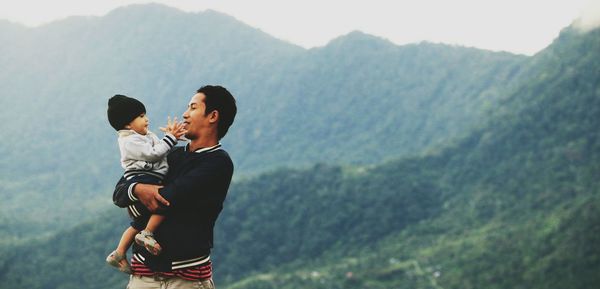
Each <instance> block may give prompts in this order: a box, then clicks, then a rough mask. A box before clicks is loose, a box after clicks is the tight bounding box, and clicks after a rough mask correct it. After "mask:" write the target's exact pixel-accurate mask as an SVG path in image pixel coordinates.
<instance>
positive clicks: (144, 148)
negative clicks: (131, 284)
mask: <svg viewBox="0 0 600 289" xmlns="http://www.w3.org/2000/svg"><path fill="white" fill-rule="evenodd" d="M107 113H108V121H109V122H110V125H111V126H112V127H113V128H114V129H115V130H117V131H118V135H119V139H118V141H119V149H120V151H121V166H122V167H123V168H124V169H125V174H124V175H123V177H124V178H126V179H132V178H134V179H135V180H136V181H137V182H139V183H146V184H155V185H160V184H161V182H162V179H163V177H164V176H165V174H166V173H167V170H168V165H167V159H166V155H167V153H168V152H169V151H170V150H171V148H172V147H173V146H175V144H177V139H179V138H180V137H181V136H182V135H183V134H184V133H185V130H184V129H183V124H181V123H177V119H176V118H175V119H174V120H173V122H171V120H170V119H169V121H168V124H167V127H166V128H161V130H162V131H164V132H165V136H164V137H163V138H162V139H161V140H159V139H158V137H157V136H156V135H155V134H154V133H152V132H150V131H149V130H148V118H147V117H146V108H145V107H144V104H142V103H141V102H140V101H138V100H137V99H134V98H130V97H127V96H124V95H119V94H117V95H115V96H113V97H111V98H110V99H109V100H108V111H107ZM128 212H129V215H130V216H131V217H132V218H133V222H131V227H129V228H127V230H125V232H124V233H123V236H122V237H121V240H120V241H119V245H118V247H117V249H116V250H115V251H113V252H112V253H110V255H108V257H106V262H107V263H108V264H109V265H111V266H114V267H117V268H118V269H119V270H120V271H122V272H125V273H131V267H130V265H129V262H127V259H126V257H125V255H126V252H127V249H128V248H129V247H130V246H131V244H132V243H133V241H134V240H135V242H136V243H137V244H139V245H140V246H143V247H144V248H146V250H148V251H149V252H150V253H152V254H153V255H158V254H160V251H161V249H162V248H161V247H160V245H159V244H158V242H156V240H155V239H154V236H153V233H154V231H155V230H156V229H157V228H158V226H159V225H160V223H161V222H162V220H163V219H164V216H161V215H158V214H150V212H149V211H148V209H146V207H144V205H142V204H141V203H139V202H137V203H135V204H134V205H131V206H129V207H128Z"/></svg>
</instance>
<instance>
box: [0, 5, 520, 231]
mask: <svg viewBox="0 0 600 289" xmlns="http://www.w3.org/2000/svg"><path fill="white" fill-rule="evenodd" d="M0 40H2V43H9V44H10V45H2V46H1V47H0V65H1V67H2V69H1V70H0V89H1V90H2V95H3V97H2V98H0V106H1V107H3V108H5V109H4V110H3V113H2V114H0V121H1V123H2V125H3V129H4V131H5V133H6V134H7V135H9V136H11V137H12V136H15V138H16V139H15V140H12V141H7V142H3V143H2V144H0V153H1V154H2V156H3V158H1V159H0V197H2V198H3V200H4V201H3V202H2V204H1V205H0V206H1V207H0V209H1V210H0V211H1V213H0V214H3V215H4V216H5V217H6V218H12V217H10V216H16V215H18V214H19V212H20V211H21V209H22V208H23V207H24V206H28V207H29V208H30V209H31V211H30V212H29V213H28V216H22V217H19V218H18V219H21V220H23V221H25V222H26V224H24V225H28V226H29V225H31V226H33V227H31V229H35V230H48V231H54V230H57V229H59V228H64V226H67V225H68V226H70V225H73V224H75V223H73V222H72V221H71V220H78V219H79V218H80V217H83V218H85V217H89V214H86V213H85V212H86V211H87V210H88V209H92V210H93V211H94V212H98V208H101V207H107V206H109V205H110V199H109V196H110V193H109V192H110V190H111V186H112V185H113V183H114V182H115V180H116V179H117V178H118V176H119V174H120V173H121V172H122V171H121V168H120V167H119V156H118V150H117V147H116V136H115V132H114V130H112V128H110V126H109V125H108V122H107V120H106V102H107V99H108V97H110V96H112V95H114V94H115V93H121V94H127V95H130V96H133V97H137V98H139V99H141V100H142V101H143V102H144V103H145V104H146V107H147V109H148V115H149V117H150V119H151V127H152V129H153V130H154V131H155V132H158V127H159V126H160V125H162V123H163V122H164V121H165V120H166V117H167V115H172V116H175V115H177V116H179V115H181V113H182V112H183V111H184V109H185V105H186V103H187V101H188V100H189V97H190V96H191V95H192V94H193V92H194V91H195V89H197V88H198V86H200V85H202V84H205V83H216V84H223V85H225V86H226V87H228V88H229V89H230V90H231V91H232V92H233V94H234V95H235V96H236V97H237V99H238V105H239V108H240V109H239V114H238V116H237V119H236V122H235V124H234V126H233V127H232V128H231V130H230V132H229V134H228V136H227V137H226V138H225V139H224V145H225V147H227V149H228V150H229V152H230V153H231V155H232V156H233V158H234V160H235V162H236V169H237V170H236V175H238V176H241V175H251V174H257V173H260V172H264V171H267V170H272V169H275V168H278V167H281V166H288V167H299V166H304V167H307V166H310V165H311V164H312V163H314V162H316V161H325V162H327V163H343V164H374V163H379V162H381V161H383V160H386V159H393V158H397V157H400V156H403V155H410V154H413V153H419V152H421V151H423V150H425V149H428V148H430V147H432V146H435V145H436V144H440V143H444V142H445V141H447V140H448V139H449V138H452V137H454V136H456V135H460V134H462V133H465V132H466V131H467V130H468V129H469V128H470V127H472V126H473V124H474V123H478V122H479V121H480V120H481V119H482V117H484V116H485V114H484V113H482V111H483V109H484V108H490V107H493V106H494V105H495V103H497V101H498V100H499V99H501V98H502V95H503V94H502V91H503V90H504V89H505V88H506V87H509V86H511V85H513V84H514V81H515V80H517V79H518V77H517V76H518V75H520V72H519V71H520V67H521V66H522V64H523V63H524V62H526V61H527V58H526V57H522V56H516V55H510V54H506V53H492V52H488V51H482V50H476V49H469V48H462V47H451V46H447V45H435V44H429V43H421V44H415V45H406V46H397V45H393V44H392V43H390V42H388V41H385V40H382V39H379V38H376V37H373V36H369V35H365V34H362V33H359V32H355V33H351V34H349V35H346V36H343V37H340V38H339V39H336V40H335V41H332V43H331V44H329V45H327V46H325V47H320V48H316V49H310V50H306V49H303V48H301V47H298V46H295V45H292V44H290V43H286V42H283V41H280V40H278V39H274V38H272V37H271V36H269V35H267V34H265V33H263V32H261V31H259V30H257V29H254V28H251V27H248V26H247V25H245V24H243V23H240V22H239V21H237V20H235V19H234V18H232V17H229V16H226V15H223V14H220V13H217V12H214V11H206V12H201V13H183V12H181V11H178V10H176V9H171V8H168V7H164V6H162V5H156V4H151V5H134V6H130V7H125V8H122V9H117V10H115V11H113V12H111V13H109V14H107V15H106V16H104V17H73V18H68V19H66V20H63V21H57V22H54V23H51V24H49V25H45V26H41V27H38V28H25V27H21V26H16V25H12V24H8V23H0ZM31 116H35V118H32V117H31ZM53 206H61V207H62V208H64V210H65V211H66V212H68V214H67V215H68V217H67V218H65V214H63V213H62V212H58V211H56V210H52V209H48V208H51V207H53ZM73 216H76V218H73ZM47 220H52V221H51V222H48V221H47ZM19 227H20V226H16V225H15V226H13V227H12V228H9V229H10V230H12V231H14V230H15V228H19ZM12 231H11V232H12ZM28 232H31V230H23V231H21V232H17V233H20V234H25V235H26V234H27V233H28Z"/></svg>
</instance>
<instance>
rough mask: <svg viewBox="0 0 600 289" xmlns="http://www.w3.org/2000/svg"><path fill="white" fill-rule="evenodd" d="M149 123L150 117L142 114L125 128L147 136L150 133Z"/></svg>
mask: <svg viewBox="0 0 600 289" xmlns="http://www.w3.org/2000/svg"><path fill="white" fill-rule="evenodd" d="M148 123H149V121H148V117H146V114H145V113H142V114H140V115H139V116H138V117H136V118H135V119H134V120H133V121H131V122H130V123H129V124H128V125H127V126H125V128H128V129H131V130H133V131H135V132H137V133H139V134H141V135H146V134H147V133H148Z"/></svg>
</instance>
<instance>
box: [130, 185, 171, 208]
mask: <svg viewBox="0 0 600 289" xmlns="http://www.w3.org/2000/svg"><path fill="white" fill-rule="evenodd" d="M160 188H162V186H157V185H149V184H137V185H135V188H134V191H133V192H134V194H135V196H136V197H137V198H138V199H139V200H140V202H141V203H142V204H143V205H144V206H146V208H148V210H150V212H156V209H158V208H159V207H160V204H163V205H165V206H169V205H170V204H169V201H167V200H166V199H165V198H163V197H162V196H161V195H160V194H159V193H158V189H160Z"/></svg>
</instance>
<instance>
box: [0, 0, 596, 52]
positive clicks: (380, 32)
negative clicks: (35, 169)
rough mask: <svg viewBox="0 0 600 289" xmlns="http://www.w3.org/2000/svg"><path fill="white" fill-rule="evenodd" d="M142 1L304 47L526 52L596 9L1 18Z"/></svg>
mask: <svg viewBox="0 0 600 289" xmlns="http://www.w3.org/2000/svg"><path fill="white" fill-rule="evenodd" d="M148 2H159V3H164V4H165V5H168V6H172V7H177V8H179V9H181V10H184V11H190V12H198V11H203V10H206V9H213V10H217V11H220V12H223V13H226V14H229V15H232V16H234V17H235V18H237V19H239V20H241V21H243V22H245V23H246V24H249V25H250V26H253V27H256V28H259V29H261V30H263V31H264V32H266V33H268V34H271V35H273V36H275V37H277V38H280V39H284V40H287V41H290V42H292V43H295V44H298V45H301V46H304V47H307V48H309V47H315V46H322V45H325V44H326V43H327V42H328V41H329V40H331V39H333V38H335V37H337V36H340V35H343V34H346V33H348V32H350V31H353V30H361V31H363V32H366V33H369V34H373V35H376V36H380V37H383V38H387V39H388V40H390V41H392V42H394V43H396V44H406V43H415V42H420V41H423V40H427V41H431V42H442V43H447V44H459V45H464V46H474V47H478V48H483V49H490V50H505V51H510V52H514V53H523V54H528V55H531V54H533V53H535V52H537V51H539V50H541V49H543V48H544V47H546V46H547V45H549V44H550V42H551V41H552V40H553V39H554V38H556V36H558V33H559V32H560V30H561V29H562V28H564V27H566V26H568V25H570V24H571V23H572V22H573V21H574V20H575V19H576V18H578V17H579V16H580V15H582V13H583V14H584V15H587V17H588V18H593V16H595V15H599V14H600V13H597V12H599V10H600V9H598V8H599V7H600V5H599V2H600V0H368V1H352V0H289V1H286V0H252V1H249V0H206V1H203V0H158V1H136V0H52V1H32V0H9V1H5V0H0V19H7V20H10V21H13V22H20V23H23V24H26V25H28V26H37V25H41V24H44V23H47V22H50V21H54V20H57V19H61V18H64V17H67V16H71V15H97V16H102V15H104V14H106V13H107V12H109V11H110V10H112V9H114V8H116V7H119V6H125V5H129V4H134V3H148ZM594 2H595V3H594ZM592 12H593V13H592ZM591 15H593V16H591Z"/></svg>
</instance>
